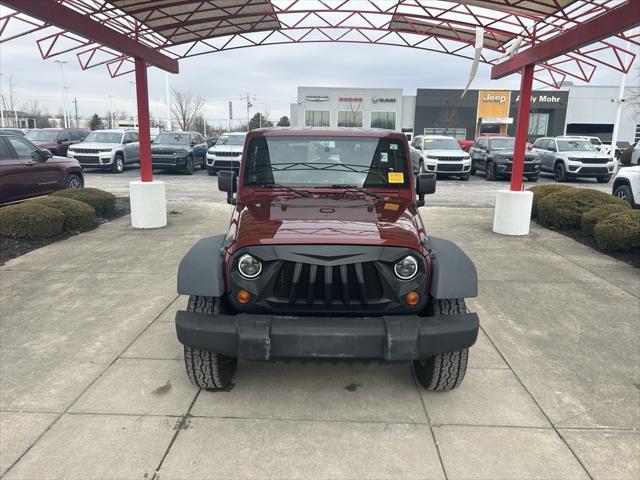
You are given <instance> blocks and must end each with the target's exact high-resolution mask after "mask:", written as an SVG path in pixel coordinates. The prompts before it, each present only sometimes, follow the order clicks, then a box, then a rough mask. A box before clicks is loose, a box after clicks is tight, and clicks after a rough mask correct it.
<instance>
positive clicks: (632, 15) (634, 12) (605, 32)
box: [491, 0, 640, 80]
mask: <svg viewBox="0 0 640 480" xmlns="http://www.w3.org/2000/svg"><path fill="white" fill-rule="evenodd" d="M637 25H640V8H638V1H637V0H630V1H628V2H627V3H625V4H623V5H621V6H619V7H617V8H615V9H613V10H611V11H610V12H607V13H604V14H602V15H599V16H597V17H594V18H592V19H591V20H587V21H586V22H584V23H581V24H580V25H578V26H576V27H574V28H572V29H571V30H568V31H566V32H565V33H561V34H559V35H557V36H555V37H552V38H550V39H549V40H545V41H543V42H541V43H538V44H537V45H534V46H533V47H531V48H529V49H528V50H525V51H524V52H522V53H519V54H517V55H515V56H514V57H513V58H511V59H509V60H506V61H504V62H502V63H499V64H497V65H495V66H494V67H493V68H492V69H491V78H492V79H494V80H495V79H498V78H502V77H506V76H507V75H511V74H512V73H516V72H519V71H521V70H522V69H523V68H524V67H525V66H527V65H533V64H537V63H541V62H545V61H547V60H551V59H552V58H556V57H559V56H560V55H563V54H565V53H568V52H571V51H573V50H577V49H579V48H581V47H584V46H586V45H590V44H593V43H595V42H597V41H598V40H602V39H604V38H607V37H611V36H613V35H616V34H617V33H620V32H624V31H626V30H630V29H632V28H633V27H635V26H637Z"/></svg>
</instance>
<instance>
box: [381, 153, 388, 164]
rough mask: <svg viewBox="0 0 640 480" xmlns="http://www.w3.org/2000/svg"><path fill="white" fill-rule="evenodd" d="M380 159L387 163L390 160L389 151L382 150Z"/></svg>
mask: <svg viewBox="0 0 640 480" xmlns="http://www.w3.org/2000/svg"><path fill="white" fill-rule="evenodd" d="M380 161H381V162H383V163H387V162H388V161H389V154H388V153H387V152H380Z"/></svg>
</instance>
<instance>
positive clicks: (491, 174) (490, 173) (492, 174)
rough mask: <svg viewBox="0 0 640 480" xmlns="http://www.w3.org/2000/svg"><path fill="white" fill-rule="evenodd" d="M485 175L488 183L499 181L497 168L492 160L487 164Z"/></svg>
mask: <svg viewBox="0 0 640 480" xmlns="http://www.w3.org/2000/svg"><path fill="white" fill-rule="evenodd" d="M484 173H485V177H486V179H487V180H488V181H491V182H495V181H496V180H497V179H498V175H497V174H496V166H495V164H494V163H493V162H492V161H491V160H489V161H488V162H487V163H486V165H485V171H484Z"/></svg>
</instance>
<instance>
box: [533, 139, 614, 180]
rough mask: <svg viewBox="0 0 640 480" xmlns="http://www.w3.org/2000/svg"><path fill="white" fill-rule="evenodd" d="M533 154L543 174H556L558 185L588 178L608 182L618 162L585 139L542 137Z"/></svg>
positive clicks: (534, 146)
mask: <svg viewBox="0 0 640 480" xmlns="http://www.w3.org/2000/svg"><path fill="white" fill-rule="evenodd" d="M532 151H534V152H536V153H537V154H538V156H539V157H540V162H541V171H542V172H548V173H553V177H554V178H555V180H556V182H566V181H567V180H569V179H570V178H577V177H580V178H584V177H587V178H595V179H596V180H597V181H598V183H607V182H608V181H609V180H611V175H613V173H614V172H615V170H616V160H614V159H612V158H611V157H610V156H609V155H607V154H605V153H602V152H599V151H598V150H596V147H595V146H594V145H593V144H592V143H591V142H590V141H589V140H586V139H584V138H579V137H557V138H539V139H537V140H536V141H535V143H534V144H533V147H532Z"/></svg>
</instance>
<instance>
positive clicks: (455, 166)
mask: <svg viewBox="0 0 640 480" xmlns="http://www.w3.org/2000/svg"><path fill="white" fill-rule="evenodd" d="M425 167H426V168H427V172H434V173H440V174H445V175H459V174H465V173H469V172H470V171H471V159H469V160H461V161H456V162H447V161H442V160H432V159H427V160H425Z"/></svg>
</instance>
